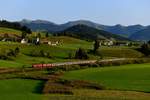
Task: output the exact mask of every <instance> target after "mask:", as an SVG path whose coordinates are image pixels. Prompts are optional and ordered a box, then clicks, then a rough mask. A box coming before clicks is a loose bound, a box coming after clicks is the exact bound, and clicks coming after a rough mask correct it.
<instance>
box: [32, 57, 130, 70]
mask: <svg viewBox="0 0 150 100" xmlns="http://www.w3.org/2000/svg"><path fill="white" fill-rule="evenodd" d="M129 59H130V60H133V58H116V59H104V60H100V61H98V60H84V61H75V62H62V63H61V62H60V63H51V64H34V65H32V67H33V68H51V67H56V66H65V65H82V64H93V63H96V62H99V63H103V62H113V61H124V60H129Z"/></svg>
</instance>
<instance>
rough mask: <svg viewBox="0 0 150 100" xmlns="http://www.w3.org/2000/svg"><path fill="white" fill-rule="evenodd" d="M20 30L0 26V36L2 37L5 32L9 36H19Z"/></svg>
mask: <svg viewBox="0 0 150 100" xmlns="http://www.w3.org/2000/svg"><path fill="white" fill-rule="evenodd" d="M21 33H22V32H21V31H20V30H16V29H12V28H4V27H0V37H4V35H5V34H8V36H9V37H13V38H14V37H17V38H18V37H20V36H21Z"/></svg>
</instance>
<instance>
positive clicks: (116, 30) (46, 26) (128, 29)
mask: <svg viewBox="0 0 150 100" xmlns="http://www.w3.org/2000/svg"><path fill="white" fill-rule="evenodd" d="M20 23H21V24H22V25H25V26H27V27H29V28H31V29H32V30H33V31H39V30H42V31H43V30H44V31H49V32H58V31H64V30H66V29H68V28H69V27H72V26H75V25H78V24H83V25H86V26H89V27H92V28H96V29H100V30H104V31H107V32H110V33H113V34H117V35H121V36H124V37H130V36H131V35H132V34H134V33H136V32H138V31H141V30H143V29H145V28H146V27H147V26H142V25H131V26H123V25H120V24H118V25H114V26H109V25H102V24H98V23H95V22H92V21H88V20H77V21H70V22H67V23H64V24H55V23H53V22H49V21H45V20H33V21H31V20H26V19H24V20H22V21H20Z"/></svg>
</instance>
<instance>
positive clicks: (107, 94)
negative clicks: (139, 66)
mask: <svg viewBox="0 0 150 100" xmlns="http://www.w3.org/2000/svg"><path fill="white" fill-rule="evenodd" d="M43 84H44V82H43V81H38V80H24V79H10V80H0V87H1V89H0V99H1V100H149V96H150V95H149V94H147V93H141V92H133V91H116V90H100V91H98V90H90V89H77V90H74V91H73V93H74V95H59V94H47V95H44V94H41V89H42V86H43Z"/></svg>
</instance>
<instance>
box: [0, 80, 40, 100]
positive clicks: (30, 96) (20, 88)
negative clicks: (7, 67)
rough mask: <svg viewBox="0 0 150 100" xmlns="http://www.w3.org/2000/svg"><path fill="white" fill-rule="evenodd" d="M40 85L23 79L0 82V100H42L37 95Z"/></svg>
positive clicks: (38, 94)
mask: <svg viewBox="0 0 150 100" xmlns="http://www.w3.org/2000/svg"><path fill="white" fill-rule="evenodd" d="M42 83H43V82H42V81H35V80H23V79H11V80H0V87H1V88H0V100H42V98H43V96H42V95H41V94H40V93H39V92H40V89H41V88H42Z"/></svg>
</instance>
